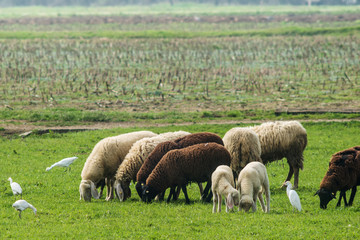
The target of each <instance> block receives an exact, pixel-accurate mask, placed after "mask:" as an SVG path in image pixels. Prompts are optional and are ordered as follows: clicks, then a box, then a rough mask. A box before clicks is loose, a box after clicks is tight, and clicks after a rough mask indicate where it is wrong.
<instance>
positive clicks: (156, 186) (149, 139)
mask: <svg viewBox="0 0 360 240" xmlns="http://www.w3.org/2000/svg"><path fill="white" fill-rule="evenodd" d="M306 145H307V133H306V130H305V129H304V128H303V127H302V125H301V124H300V123H299V122H297V121H286V122H268V123H264V124H261V125H259V126H254V127H245V128H233V129H230V130H229V131H228V132H227V133H226V134H225V136H224V138H223V139H221V138H220V137H219V136H218V135H216V134H214V133H208V132H204V133H193V134H190V133H188V132H184V131H178V132H168V133H163V134H159V135H157V134H155V133H152V132H149V131H140V132H132V133H127V134H122V135H119V136H116V137H110V138H105V139H103V140H101V141H100V142H99V143H97V144H96V146H95V147H94V149H93V151H92V153H91V154H90V156H89V157H88V159H87V160H86V163H85V166H84V168H83V170H82V173H81V177H82V181H81V183H80V187H79V190H80V199H84V200H85V201H91V198H92V197H93V198H95V199H98V198H99V197H100V195H101V193H102V189H103V188H104V186H105V184H106V186H107V197H106V200H110V199H113V198H114V197H115V196H114V191H115V194H116V196H117V197H118V198H119V200H120V201H125V200H126V199H128V198H129V197H131V190H130V183H131V181H133V182H134V183H135V182H136V187H135V188H136V191H137V193H138V195H139V197H140V199H141V200H142V201H144V202H151V201H152V200H153V199H155V198H156V197H157V198H158V199H160V200H162V199H163V198H164V193H165V190H166V189H168V188H170V193H169V196H168V198H167V201H170V200H171V199H177V198H178V196H179V193H180V190H182V191H183V193H184V195H185V200H186V203H189V202H190V200H189V198H188V195H187V190H186V186H187V184H188V183H189V182H196V183H198V184H199V190H200V195H201V199H203V200H204V201H210V200H211V198H212V194H214V197H213V203H214V206H213V212H215V211H216V207H215V205H216V204H218V211H221V196H225V197H226V198H225V202H226V206H227V211H228V210H230V209H232V208H233V207H234V206H238V207H239V209H244V210H245V211H248V210H249V209H250V208H252V210H253V211H256V200H257V198H259V200H260V203H261V206H262V209H263V211H264V212H269V211H270V187H269V180H268V176H267V173H266V168H265V166H264V164H266V163H268V162H272V161H276V160H280V159H282V158H284V157H285V158H286V159H287V161H288V164H289V174H288V176H287V178H286V180H285V182H286V181H289V180H290V179H291V178H292V175H294V179H295V180H294V188H297V186H298V181H299V180H298V179H299V169H302V168H303V160H304V158H303V151H304V149H305V147H306ZM236 179H237V180H236ZM235 181H236V188H235ZM204 182H206V183H207V185H206V187H205V189H203V188H202V184H201V183H204ZM284 184H285V183H284ZM100 186H101V191H100V194H99V193H98V191H97V187H100ZM262 193H265V196H266V207H265V204H264V200H263V197H262Z"/></svg>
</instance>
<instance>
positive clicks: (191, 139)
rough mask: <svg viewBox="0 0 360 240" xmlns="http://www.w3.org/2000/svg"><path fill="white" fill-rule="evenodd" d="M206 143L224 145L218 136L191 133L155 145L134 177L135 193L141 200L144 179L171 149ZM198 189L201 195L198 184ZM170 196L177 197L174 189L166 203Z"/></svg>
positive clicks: (208, 187)
mask: <svg viewBox="0 0 360 240" xmlns="http://www.w3.org/2000/svg"><path fill="white" fill-rule="evenodd" d="M208 142H215V143H218V144H221V145H224V143H223V141H222V139H221V137H219V136H218V135H216V134H214V133H209V132H200V133H193V134H190V135H187V136H184V137H181V138H178V139H176V140H174V141H168V142H163V143H160V144H159V145H157V146H156V147H155V149H154V150H153V151H152V152H151V154H150V155H149V157H148V158H147V159H146V160H145V162H144V164H143V165H142V167H141V168H140V170H139V172H138V173H137V176H136V181H137V183H136V186H135V188H136V191H137V192H138V194H139V196H140V198H142V192H143V186H144V185H145V183H146V179H147V178H148V176H149V175H150V174H151V172H152V170H153V169H154V168H155V166H156V165H157V164H158V162H159V161H160V159H161V158H162V157H163V156H164V155H165V154H166V153H167V152H169V151H170V150H173V149H181V148H185V147H189V146H192V145H195V144H199V143H208ZM199 188H200V193H201V194H202V186H201V184H199ZM209 189H210V186H206V188H205V194H206V195H207V194H208V191H209ZM172 195H173V196H174V198H176V197H177V196H176V195H175V189H173V188H172V189H171V192H170V195H169V197H168V201H170V199H171V196H172ZM206 195H203V194H202V198H203V199H205V198H206Z"/></svg>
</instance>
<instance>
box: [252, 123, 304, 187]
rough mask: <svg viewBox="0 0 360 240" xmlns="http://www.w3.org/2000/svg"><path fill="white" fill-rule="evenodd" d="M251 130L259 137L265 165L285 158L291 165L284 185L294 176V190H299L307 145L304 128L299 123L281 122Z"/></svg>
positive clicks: (264, 124)
mask: <svg viewBox="0 0 360 240" xmlns="http://www.w3.org/2000/svg"><path fill="white" fill-rule="evenodd" d="M251 129H252V130H254V132H255V133H256V134H257V135H258V136H259V140H260V145H261V159H262V161H263V163H264V164H267V163H269V162H272V161H276V160H280V159H282V158H284V157H285V158H286V159H287V162H288V164H289V173H288V176H287V178H286V180H285V181H284V184H285V182H286V181H290V179H291V177H292V175H294V188H297V187H298V183H299V169H303V161H304V155H303V152H304V150H305V147H306V145H307V133H306V130H305V129H304V127H303V126H302V125H301V124H300V123H299V122H298V121H280V122H267V123H263V124H261V125H259V126H254V127H252V128H251ZM284 184H283V186H284Z"/></svg>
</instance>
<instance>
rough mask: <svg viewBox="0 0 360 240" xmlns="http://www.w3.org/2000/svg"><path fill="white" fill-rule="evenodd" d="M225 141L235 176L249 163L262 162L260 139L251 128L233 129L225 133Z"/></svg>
mask: <svg viewBox="0 0 360 240" xmlns="http://www.w3.org/2000/svg"><path fill="white" fill-rule="evenodd" d="M223 141H224V146H225V148H226V149H227V150H228V151H229V153H230V155H231V164H230V167H231V169H232V170H233V171H234V174H235V176H238V175H239V173H240V171H241V170H242V169H243V168H244V167H245V166H246V164H248V163H249V162H262V160H261V146H260V141H259V137H258V136H257V134H256V133H255V132H254V131H253V130H251V129H250V128H241V127H236V128H232V129H230V130H229V131H227V132H226V133H225V135H224V137H223Z"/></svg>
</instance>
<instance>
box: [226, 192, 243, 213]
mask: <svg viewBox="0 0 360 240" xmlns="http://www.w3.org/2000/svg"><path fill="white" fill-rule="evenodd" d="M239 202H240V193H239V192H238V191H234V192H231V193H229V194H228V196H227V198H226V206H227V207H228V209H229V210H232V209H233V208H234V206H238V205H239Z"/></svg>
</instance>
